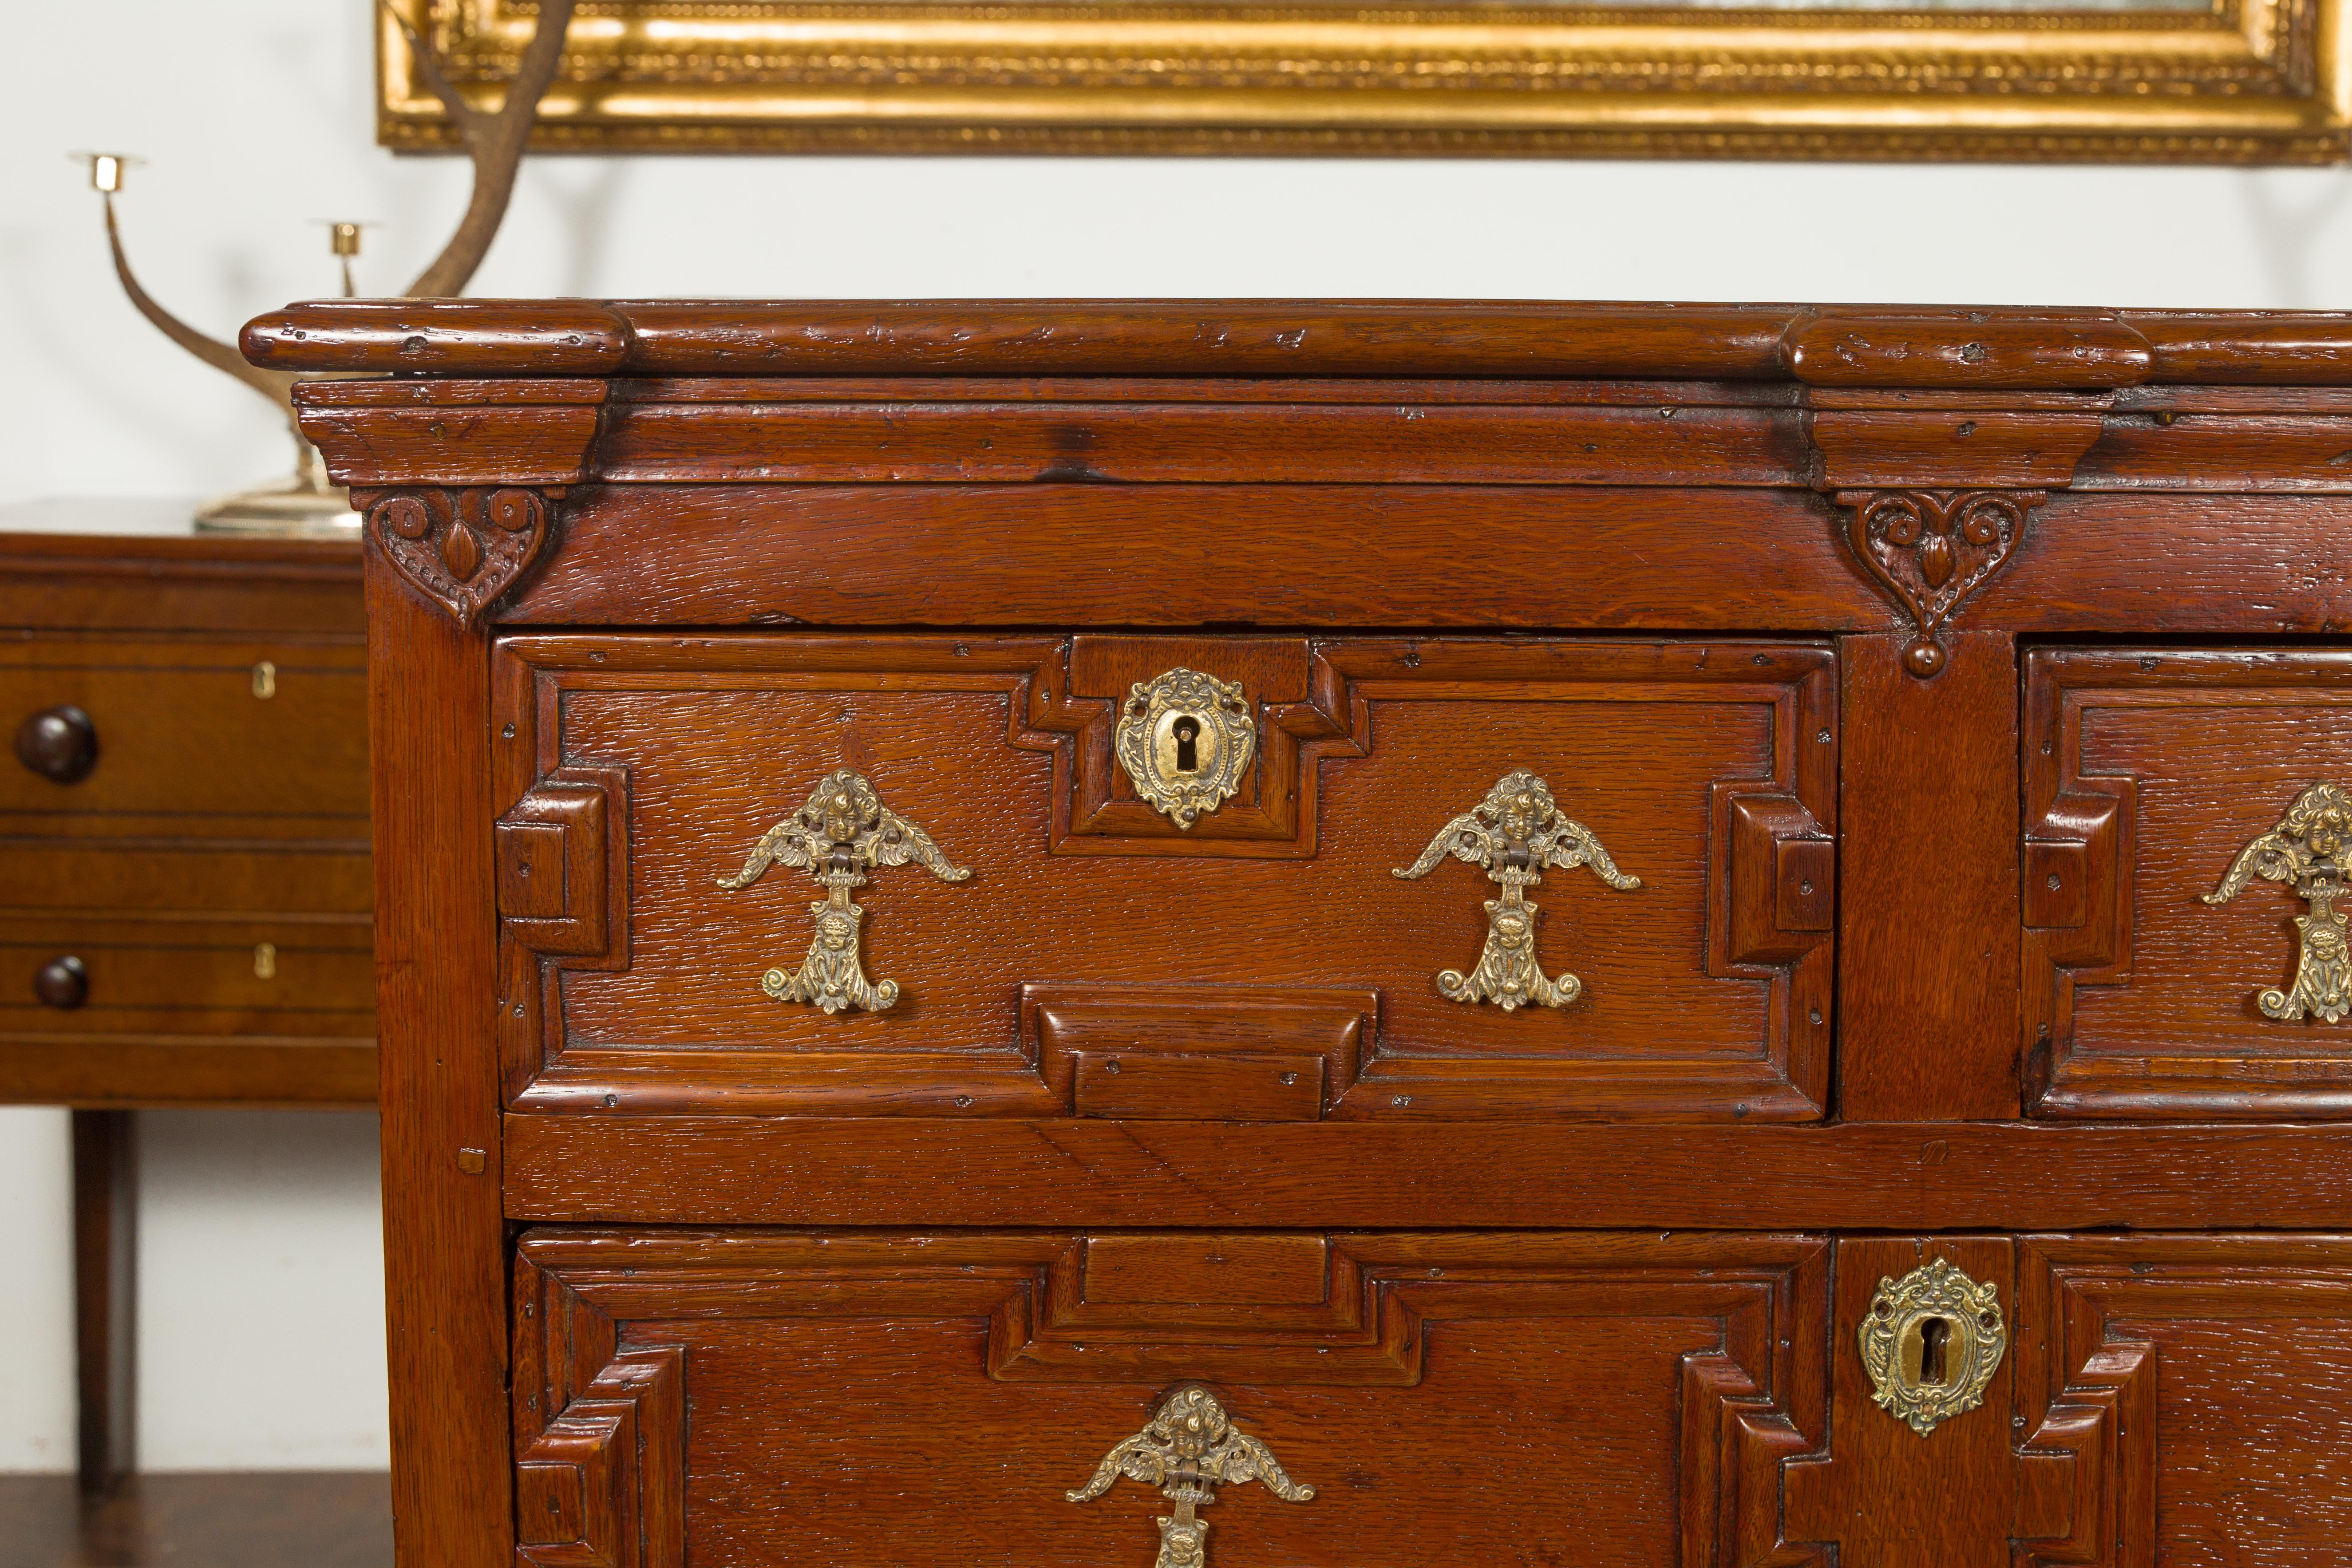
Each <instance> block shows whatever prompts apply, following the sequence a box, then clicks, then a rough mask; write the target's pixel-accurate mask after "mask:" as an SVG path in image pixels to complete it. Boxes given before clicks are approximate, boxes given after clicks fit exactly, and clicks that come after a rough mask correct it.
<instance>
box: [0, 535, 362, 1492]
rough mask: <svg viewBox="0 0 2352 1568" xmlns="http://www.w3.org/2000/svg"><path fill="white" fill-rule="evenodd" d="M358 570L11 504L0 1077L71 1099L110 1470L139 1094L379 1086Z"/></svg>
mask: <svg viewBox="0 0 2352 1568" xmlns="http://www.w3.org/2000/svg"><path fill="white" fill-rule="evenodd" d="M77 515H79V517H80V518H81V519H82V520H83V521H86V522H87V523H88V525H89V526H88V529H87V531H71V529H72V525H73V523H74V522H75V521H76V519H77ZM60 523H63V524H64V525H65V526H64V528H62V529H61V528H60V526H59V525H60ZM357 572H358V560H357V552H356V551H354V550H353V549H352V546H351V545H350V544H349V543H343V544H341V545H337V544H333V543H324V542H300V541H284V540H256V539H240V538H214V539H199V538H196V537H194V536H193V535H192V534H190V533H189V532H188V530H187V525H186V523H185V521H184V520H183V519H181V518H176V517H174V518H171V519H169V521H166V522H164V523H163V524H161V525H160V526H159V525H158V524H157V522H156V521H153V520H152V519H150V518H145V517H130V518H125V517H123V516H121V515H119V514H118V513H116V512H114V511H112V510H110V509H108V508H107V507H106V506H105V504H104V503H97V504H95V505H93V506H91V507H90V508H89V509H87V510H85V511H83V512H81V513H79V514H77V513H76V512H75V510H73V509H71V508H61V507H32V508H10V509H6V510H5V511H0V729H5V731H8V732H10V733H11V734H13V735H14V737H15V738H16V745H15V747H14V748H13V751H12V753H11V755H10V756H9V757H8V758H7V759H6V760H5V762H0V1102H13V1103H18V1104H26V1103H31V1104H41V1103H49V1104H66V1105H70V1106H73V1107H75V1108H76V1109H75V1110H74V1113H73V1126H74V1189H75V1202H74V1231H75V1287H76V1297H77V1309H78V1310H77V1333H76V1353H77V1359H78V1362H79V1394H80V1398H79V1408H80V1417H81V1437H80V1444H79V1450H80V1451H79V1471H80V1481H81V1485H82V1488H83V1489H84V1490H85V1491H87V1492H89V1493H91V1494H93V1495H102V1494H105V1493H108V1492H110V1491H111V1490H113V1489H115V1488H116V1487H117V1486H118V1485H119V1484H120V1483H121V1480H122V1479H123V1478H124V1477H125V1475H127V1474H128V1473H129V1472H130V1471H131V1468H132V1467H133V1465H134V1464H135V1462H136V1448H135V1443H134V1441H133V1430H132V1429H133V1415H134V1412H135V1410H136V1408H137V1391H136V1387H135V1380H134V1365H135V1358H134V1356H133V1353H132V1349H133V1343H134V1340H135V1327H134V1322H133V1317H132V1307H133V1300H134V1293H135V1292H134V1271H133V1268H132V1258H133V1253H134V1242H135V1227H136V1218H135V1212H134V1205H133V1198H134V1194H133V1191H132V1178H133V1163H132V1150H133V1144H134V1133H133V1124H132V1121H131V1117H130V1115H129V1114H128V1111H129V1109H130V1108H133V1107H138V1106H150V1105H189V1106H197V1105H222V1104H235V1105H286V1106H296V1105H318V1104H354V1103H356V1104H365V1103H367V1102H369V1101H372V1100H373V1099H374V1098H375V1073H376V1057H375V1046H374V1041H373V1035H374V1008H373V991H374V988H373V976H372V973H371V971H370V963H369V953H368V939H367V932H368V899H367V889H366V885H365V884H366V867H367V802H366V795H365V784H364V781H365V776H366V772H367V749H366V727H365V725H366V720H365V712H364V700H365V699H364V693H363V690H362V685H361V656H362V649H361V647H360V639H359V636H358V632H359V621H360V611H359V594H358V586H359V585H358V583H357V581H356V578H357ZM281 950H282V951H283V952H284V955H285V962H284V970H283V979H282V981H281V979H280V969H279V963H278V953H279V952H280V951H281Z"/></svg>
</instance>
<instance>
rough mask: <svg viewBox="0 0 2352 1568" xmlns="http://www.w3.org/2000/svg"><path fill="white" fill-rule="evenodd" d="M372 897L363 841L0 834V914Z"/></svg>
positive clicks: (350, 903)
mask: <svg viewBox="0 0 2352 1568" xmlns="http://www.w3.org/2000/svg"><path fill="white" fill-rule="evenodd" d="M355 826H360V827H361V828H362V829H364V827H365V824H364V823H363V822H362V823H360V824H357V825H355ZM372 897H373V888H372V886H371V883H370V880H369V876H368V847H367V841H366V840H365V839H364V838H362V839H359V840H357V841H350V840H345V841H341V842H337V841H333V840H320V841H313V842H310V843H305V844H299V845H295V844H278V845H271V846H263V845H258V844H254V843H251V842H246V841H237V840H217V839H215V840H206V839H201V838H197V839H168V838H167V839H130V840H126V839H107V838H63V837H60V838H45V839H25V838H18V839H5V838H0V899H5V904H0V912H5V913H12V914H13V913H22V912H24V911H27V910H58V911H75V912H83V911H87V912H93V913H95V912H110V913H120V914H123V915H127V916H131V917H134V918H135V917H140V916H148V915H165V914H169V915H174V916H177V915H207V914H231V915H234V914H256V915H259V914H278V915H356V916H365V915H366V914H367V913H368V911H369V909H370V907H371V900H372Z"/></svg>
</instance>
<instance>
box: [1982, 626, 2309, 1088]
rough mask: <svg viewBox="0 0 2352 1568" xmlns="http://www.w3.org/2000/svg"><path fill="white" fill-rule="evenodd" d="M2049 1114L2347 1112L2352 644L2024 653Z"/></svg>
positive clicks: (2032, 1057) (2035, 972)
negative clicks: (2351, 648) (2340, 646)
mask: <svg viewBox="0 0 2352 1568" xmlns="http://www.w3.org/2000/svg"><path fill="white" fill-rule="evenodd" d="M2025 703H2026V710H2025V723H2024V726H2023V730H2022V736H2023V745H2024V752H2025V758H2024V762H2025V770H2024V772H2025V778H2024V787H2025V814H2024V822H2025V842H2024V845H2023V847H2022V854H2021V872H2022V887H2021V890H2020V896H2021V902H2022V905H2023V910H2024V919H2025V926H2026V931H2025V993H2026V994H2025V1005H2024V1007H2023V1009H2022V1016H2023V1022H2024V1035H2025V1038H2024V1042H2023V1044H2024V1060H2025V1061H2026V1063H2027V1071H2028V1082H2027V1085H2026V1089H2027V1098H2028V1101H2029V1104H2030V1106H2031V1109H2032V1110H2033V1112H2034V1113H2035V1114H2038V1115H2042V1116H2097V1117H2116V1116H2134V1117H2179V1118H2212V1117H2262V1118H2287V1117H2297V1118H2301V1117H2342V1116H2352V959H2347V925H2346V921H2347V914H2352V909H2347V908H2343V907H2338V906H2339V905H2342V904H2346V903H2352V900H2347V898H2346V897H2345V895H2346V892H2347V877H2348V876H2352V651H2347V650H2344V649H2295V650H2275V651H2256V650H2235V649H2226V648H2224V649H2184V648H2177V647H2176V648H2163V647H2152V648H2106V647H2101V648H2042V649H2037V650H2035V651H2034V652H2033V653H2032V654H2031V655H2030V656H2029V657H2028V658H2027V659H2026V661H2025Z"/></svg>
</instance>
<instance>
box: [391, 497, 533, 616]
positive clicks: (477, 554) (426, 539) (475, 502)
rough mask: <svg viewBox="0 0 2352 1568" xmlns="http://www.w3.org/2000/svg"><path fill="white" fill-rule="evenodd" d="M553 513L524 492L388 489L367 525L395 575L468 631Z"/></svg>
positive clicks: (515, 575)
mask: <svg viewBox="0 0 2352 1568" xmlns="http://www.w3.org/2000/svg"><path fill="white" fill-rule="evenodd" d="M553 510H554V508H553V503H552V502H551V500H549V498H548V497H546V496H544V495H541V493H540V492H539V491H537V490H531V489H512V488H509V489H462V490H446V489H406V490H392V491H388V492H386V493H385V494H383V495H382V496H379V497H377V498H376V500H374V502H373V504H372V505H370V506H369V508H368V513H367V527H368V533H369V535H370V536H371V537H372V538H373V539H374V541H375V543H376V547H377V548H378V549H380V550H382V551H383V552H384V555H385V556H386V558H387V559H389V560H390V561H391V563H392V564H393V566H394V569H395V570H397V571H398V572H399V573H400V574H401V575H402V576H403V577H404V578H406V579H407V580H408V581H409V583H410V584H412V585H414V586H415V588H416V589H417V591H418V592H420V593H422V594H424V595H425V596H426V597H427V598H430V599H432V600H433V601H434V602H435V603H436V604H438V605H441V606H442V607H443V608H445V609H446V610H447V611H448V612H449V613H450V614H451V615H453V616H457V624H458V625H460V626H472V625H473V624H474V620H475V618H476V617H477V616H479V615H480V614H481V613H482V612H483V611H484V610H485V609H488V607H489V606H490V605H492V604H493V603H495V602H496V601H497V599H498V597H499V595H501V594H503V593H505V592H506V591H507V590H508V589H509V588H511V587H513V586H514V584H515V583H516V582H517V581H518V580H519V579H520V577H521V576H522V574H523V573H524V572H525V571H526V570H528V569H529V567H530V563H531V562H533V561H534V560H536V559H537V558H538V556H539V552H540V551H541V548H542V547H543V546H544V545H545V544H546V542H547V536H548V531H549V529H550V527H551V524H552V521H553V519H552V516H551V513H552V511H553Z"/></svg>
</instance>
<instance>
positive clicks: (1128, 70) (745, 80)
mask: <svg viewBox="0 0 2352 1568" xmlns="http://www.w3.org/2000/svg"><path fill="white" fill-rule="evenodd" d="M394 4H396V5H402V6H404V8H405V9H406V11H407V13H408V15H409V16H410V17H411V18H412V19H413V20H414V21H415V22H416V23H417V25H418V26H419V28H420V30H421V31H423V32H425V35H426V36H427V37H431V38H433V39H435V40H436V43H437V45H438V47H440V48H441V49H442V51H443V53H444V56H445V58H446V60H447V61H448V63H449V66H450V68H451V70H450V74H451V75H452V77H453V78H454V79H456V80H457V81H458V82H459V83H461V84H462V85H464V86H465V87H466V88H467V90H469V91H473V90H477V89H478V90H479V91H480V92H481V93H482V95H483V99H484V100H485V101H495V99H496V96H497V88H496V84H497V82H498V81H499V79H501V78H502V77H503V76H504V75H505V74H506V73H507V72H509V71H510V70H511V69H512V68H513V67H514V63H515V60H516V58H517V56H518V55H519V53H520V47H521V45H522V42H523V40H524V39H525V38H526V37H528V36H529V34H530V26H531V20H532V16H533V14H534V3H533V0H394ZM2208 4H2209V6H2210V8H2208V9H2203V10H2200V9H2194V8H2189V9H2179V10H2158V9H2143V10H2133V11H2116V10H2107V11H2088V10H2077V11H2063V12H2062V11H2058V10H2054V9H2053V10H2046V11H2017V10H2011V11H2006V12H2002V11H1990V10H1988V11H1979V12H1958V11H1930V10H1923V9H1879V10H1861V9H1852V10H1842V11H1832V10H1825V9H1815V8H1811V7H1810V6H1808V7H1806V8H1794V7H1790V8H1783V9H1778V10H1774V9H1753V10H1729V9H1716V8H1712V7H1704V8H1703V7H1700V6H1695V5H1680V6H1672V7H1661V8H1657V9H1649V10H1637V9H1616V10H1609V9H1601V8H1598V7H1595V8H1591V9H1580V8H1570V7H1567V6H1560V7H1547V8H1541V9H1531V8H1525V7H1517V8H1503V7H1465V6H1454V7H1444V8H1422V7H1418V6H1413V5H1396V6H1390V7H1359V6H1351V5H1339V4H1335V5H1307V6H1297V5H1294V6H1289V7H1268V6H1238V5H1223V6H1221V5H1149V4H1137V5H1083V4H1054V3H1051V0H1048V3H1044V4H1039V3H1035V0H1030V3H1023V4H1007V5H942V4H935V3H930V0H883V3H880V4H875V3H866V4H838V5H824V4H805V3H784V0H585V3H583V5H581V7H580V12H579V15H578V16H576V17H575V18H574V20H573V22H572V35H571V40H570V49H569V53H568V56H567V58H566V59H565V62H564V69H563V73H562V76H561V77H560V78H559V79H558V80H557V82H556V85H555V87H554V89H552V90H551V92H550V93H549V94H548V96H547V99H546V100H545V103H544V106H543V109H542V112H541V127H540V131H539V133H538V138H537V143H536V144H537V145H539V146H541V147H543V148H545V149H546V150H548V151H576V152H620V151H631V152H646V151H671V152H712V153H716V152H745V153H784V152H836V153H840V152H866V153H942V152H968V153H1227V154H1235V153H1239V154H1250V153H1261V154H1286V155H1297V154H1309V153H1350V154H1383V153H1385V154H1421V155H1432V154H1437V155H1445V156H1477V155H1519V156H1526V155H1531V154H1533V155H1543V154H1556V155H1574V156H1588V157H1608V156H1616V157H1725V158H1768V157H1769V158H1842V159H1854V158H1868V159H1882V160H1883V159H1909V160H1927V161H1948V160H1962V159H1983V160H2003V161H2012V160H2031V161H2037V162H2052V161H2079V162H2094V161H2097V162H2139V163H2337V162H2341V161H2343V160H2344V158H2345V155H2346V152H2347V126H2352V101H2348V100H2347V80H2352V70H2347V62H2346V50H2347V45H2346V38H2345V36H2344V35H2345V29H2344V26H2343V15H2344V10H2345V7H2346V5H2347V0H2208ZM377 36H378V62H377V63H378V70H377V84H378V98H377V129H378V139H379V140H380V141H382V142H383V143H384V144H385V145H387V146H390V147H394V148H399V149H403V150H406V151H417V152H425V151H436V150H445V149H447V150H454V149H455V148H456V147H457V139H456V137H455V135H454V133H453V132H452V131H451V129H450V127H449V124H448V121H447V118H446V115H445V114H444V113H443V111H442V109H441V106H440V104H439V102H438V101H437V100H436V99H435V98H434V96H433V94H432V92H431V91H430V90H429V89H427V88H426V87H425V84H424V82H423V80H422V79H420V78H419V77H418V75H417V73H416V69H415V61H414V59H413V58H411V56H410V51H409V49H408V47H407V45H406V44H405V42H404V39H403V38H402V36H401V34H400V31H399V29H398V27H397V26H394V25H393V23H392V22H391V21H390V20H389V19H386V20H384V21H383V23H382V25H381V26H380V27H379V29H378V35H377Z"/></svg>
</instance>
